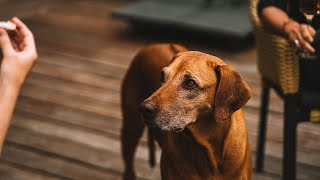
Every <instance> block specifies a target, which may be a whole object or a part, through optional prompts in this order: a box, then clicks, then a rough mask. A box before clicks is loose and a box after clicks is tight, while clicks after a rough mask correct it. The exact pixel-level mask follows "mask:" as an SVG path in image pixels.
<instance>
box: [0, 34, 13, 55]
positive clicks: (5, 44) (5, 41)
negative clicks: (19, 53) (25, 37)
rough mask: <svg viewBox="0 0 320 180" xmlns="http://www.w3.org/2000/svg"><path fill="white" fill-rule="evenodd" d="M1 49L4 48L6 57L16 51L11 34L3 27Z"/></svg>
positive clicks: (3, 51)
mask: <svg viewBox="0 0 320 180" xmlns="http://www.w3.org/2000/svg"><path fill="white" fill-rule="evenodd" d="M0 49H2V54H3V56H4V57H5V56H7V55H10V54H12V53H14V49H13V47H12V44H11V41H10V38H9V35H8V33H7V31H5V30H3V29H0Z"/></svg>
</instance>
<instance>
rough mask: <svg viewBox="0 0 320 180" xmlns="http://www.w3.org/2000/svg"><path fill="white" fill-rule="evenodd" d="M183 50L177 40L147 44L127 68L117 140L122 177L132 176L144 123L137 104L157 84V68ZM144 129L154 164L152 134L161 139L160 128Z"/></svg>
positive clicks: (158, 79) (150, 92)
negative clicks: (121, 158) (121, 122)
mask: <svg viewBox="0 0 320 180" xmlns="http://www.w3.org/2000/svg"><path fill="white" fill-rule="evenodd" d="M184 51H187V49H186V48H185V47H183V46H180V45H177V44H155V45H150V46H147V47H145V48H144V49H142V50H141V51H139V52H138V54H137V55H136V56H135V58H134V59H133V61H132V63H131V65H130V67H129V69H128V71H127V74H126V76H125V78H124V80H123V84H122V87H121V107H122V114H123V124H122V132H121V142H122V157H123V158H124V163H125V173H124V179H135V174H134V168H133V158H134V157H133V156H134V152H135V149H136V146H137V144H138V141H139V139H140V137H141V135H142V133H143V130H144V127H145V125H144V122H143V120H142V119H141V118H140V115H139V111H138V108H139V105H140V103H141V102H142V101H143V100H144V99H146V98H147V97H149V96H150V95H151V94H152V93H153V92H154V91H155V90H157V89H158V88H159V87H160V85H161V83H160V73H161V70H162V69H163V68H164V67H166V66H168V65H169V64H170V62H171V60H172V59H173V57H174V56H175V55H176V54H178V53H180V52H184ZM148 129H149V130H148V144H149V148H150V164H151V165H152V166H153V165H154V164H155V159H154V143H153V135H154V136H155V138H156V140H157V141H158V142H159V141H161V140H160V135H159V133H160V132H159V131H157V130H155V129H150V128H148ZM151 131H153V133H151ZM155 131H157V132H155ZM160 144H161V143H160Z"/></svg>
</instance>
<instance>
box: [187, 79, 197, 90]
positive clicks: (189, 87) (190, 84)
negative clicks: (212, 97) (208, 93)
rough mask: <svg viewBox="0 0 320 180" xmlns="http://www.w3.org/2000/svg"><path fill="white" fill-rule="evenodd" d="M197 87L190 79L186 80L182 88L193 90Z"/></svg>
mask: <svg viewBox="0 0 320 180" xmlns="http://www.w3.org/2000/svg"><path fill="white" fill-rule="evenodd" d="M197 86H198V85H197V83H196V82H195V81H194V80H192V79H189V80H187V81H186V82H185V84H184V87H185V88H186V89H193V88H196V87H197Z"/></svg>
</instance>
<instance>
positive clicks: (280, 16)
mask: <svg viewBox="0 0 320 180" xmlns="http://www.w3.org/2000/svg"><path fill="white" fill-rule="evenodd" d="M299 1H300V2H299ZM302 1H304V0H260V1H259V4H258V14H259V16H260V19H261V21H262V22H263V24H264V25H265V26H266V27H267V28H269V29H270V30H271V31H273V32H274V33H277V34H281V35H283V36H285V37H287V38H288V39H289V40H290V41H292V42H293V43H294V44H295V46H296V47H297V48H298V49H299V52H306V53H307V54H308V53H309V54H311V55H313V56H309V58H308V57H304V58H302V59H301V58H300V77H301V78H300V88H303V89H304V88H306V89H311V90H317V91H318V90H320V84H319V83H318V79H320V73H319V69H320V58H319V57H320V55H319V54H320V52H319V50H317V49H318V48H319V43H320V42H319V37H316V36H319V35H320V29H319V28H320V15H319V14H317V15H315V16H314V17H313V18H312V21H310V19H309V20H308V19H307V18H306V16H305V15H304V14H303V13H302V12H301V10H300V5H301V4H300V3H302ZM310 2H311V5H314V6H316V3H317V1H315V0H314V1H310V0H309V1H308V3H310ZM304 3H306V1H304ZM312 3H313V4H312ZM304 5H305V4H304ZM312 8H313V9H312V10H315V8H316V7H313V6H312ZM316 31H317V32H316ZM316 34H317V35H316ZM315 35H316V36H315ZM315 47H317V48H315ZM298 56H299V55H298ZM299 57H300V56H299ZM311 57H313V60H311Z"/></svg>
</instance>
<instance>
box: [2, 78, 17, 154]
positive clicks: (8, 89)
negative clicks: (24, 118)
mask: <svg viewBox="0 0 320 180" xmlns="http://www.w3.org/2000/svg"><path fill="white" fill-rule="evenodd" d="M19 89H20V88H16V87H13V86H6V85H4V84H0V156H1V152H2V147H3V143H4V139H5V136H6V134H7V130H8V127H9V125H10V121H11V118H12V113H13V110H14V106H15V104H16V100H17V97H18V94H19Z"/></svg>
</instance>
